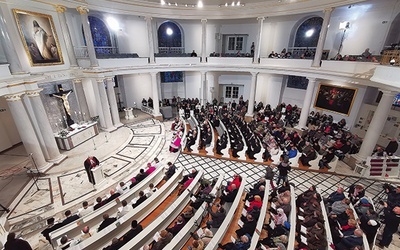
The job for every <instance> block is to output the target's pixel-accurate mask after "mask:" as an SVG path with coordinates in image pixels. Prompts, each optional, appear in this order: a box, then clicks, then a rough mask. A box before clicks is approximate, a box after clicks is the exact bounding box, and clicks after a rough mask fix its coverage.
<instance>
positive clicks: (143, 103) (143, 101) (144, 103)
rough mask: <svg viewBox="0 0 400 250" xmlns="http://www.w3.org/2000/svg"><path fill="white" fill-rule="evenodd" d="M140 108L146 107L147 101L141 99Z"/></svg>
mask: <svg viewBox="0 0 400 250" xmlns="http://www.w3.org/2000/svg"><path fill="white" fill-rule="evenodd" d="M142 106H144V107H147V100H146V99H144V98H143V100H142Z"/></svg>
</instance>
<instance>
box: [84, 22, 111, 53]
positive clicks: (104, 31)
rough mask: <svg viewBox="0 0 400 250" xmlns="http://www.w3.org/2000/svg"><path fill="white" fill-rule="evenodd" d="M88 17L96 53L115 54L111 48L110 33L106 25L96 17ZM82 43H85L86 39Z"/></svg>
mask: <svg viewBox="0 0 400 250" xmlns="http://www.w3.org/2000/svg"><path fill="white" fill-rule="evenodd" d="M88 18H89V24H90V31H91V33H92V38H93V45H94V48H95V51H96V54H115V53H116V51H114V50H113V43H112V39H111V33H110V31H109V30H108V27H107V25H106V24H105V23H104V22H103V21H102V20H101V19H100V18H98V17H95V16H89V17H88ZM82 32H83V28H82ZM84 39H85V36H84ZM84 43H85V45H86V40H85V41H84Z"/></svg>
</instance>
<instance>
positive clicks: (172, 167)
mask: <svg viewBox="0 0 400 250" xmlns="http://www.w3.org/2000/svg"><path fill="white" fill-rule="evenodd" d="M167 164H168V170H167V172H166V173H165V176H164V180H168V179H169V178H171V177H172V176H173V175H174V174H175V172H176V167H175V165H174V164H172V162H168V163H167Z"/></svg>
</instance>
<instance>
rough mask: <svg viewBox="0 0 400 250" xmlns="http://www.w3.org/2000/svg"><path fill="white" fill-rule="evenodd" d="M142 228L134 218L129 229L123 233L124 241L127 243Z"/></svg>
mask: <svg viewBox="0 0 400 250" xmlns="http://www.w3.org/2000/svg"><path fill="white" fill-rule="evenodd" d="M142 230H143V227H142V225H140V224H138V223H137V221H136V220H133V221H132V222H131V229H130V230H129V231H128V232H127V233H126V234H125V236H124V242H125V243H127V242H128V241H130V240H131V239H133V238H134V237H135V236H136V235H138V234H139V233H140V232H141V231H142Z"/></svg>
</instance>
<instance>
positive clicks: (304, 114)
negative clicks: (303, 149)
mask: <svg viewBox="0 0 400 250" xmlns="http://www.w3.org/2000/svg"><path fill="white" fill-rule="evenodd" d="M307 79H308V86H307V92H306V95H305V96H304V101H303V107H301V114H300V119H299V124H298V125H297V126H298V128H299V129H302V128H306V127H307V119H308V114H309V113H310V107H311V102H312V97H313V93H314V87H315V83H316V81H317V79H315V78H310V77H309V78H307Z"/></svg>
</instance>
